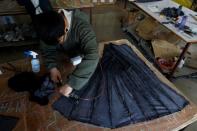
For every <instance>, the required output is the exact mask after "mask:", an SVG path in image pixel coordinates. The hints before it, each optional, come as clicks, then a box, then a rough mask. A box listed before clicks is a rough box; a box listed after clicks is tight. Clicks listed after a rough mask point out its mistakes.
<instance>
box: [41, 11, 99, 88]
mask: <svg viewBox="0 0 197 131" xmlns="http://www.w3.org/2000/svg"><path fill="white" fill-rule="evenodd" d="M58 46H59V45H56V46H55V45H54V46H51V45H47V44H45V43H43V42H41V50H42V54H43V57H44V58H45V65H46V67H47V69H48V70H50V69H51V68H53V67H57V63H56V56H57V52H58V50H57V49H58ZM97 47H98V45H97V41H96V35H95V33H94V31H93V29H92V28H91V25H90V23H89V17H88V16H87V15H86V14H85V13H83V12H80V11H79V10H73V13H72V18H71V28H70V30H69V32H68V35H67V39H66V41H65V43H64V44H63V47H62V49H63V51H64V52H65V53H66V54H68V55H70V56H74V55H79V54H82V55H83V56H84V57H83V59H82V62H81V63H80V64H79V65H77V67H76V69H75V70H74V71H73V73H72V74H70V75H69V77H68V80H67V81H64V82H63V83H67V84H69V85H70V86H71V87H72V88H73V89H76V90H80V89H81V88H82V87H83V86H84V85H85V84H86V83H87V82H88V80H89V79H90V77H91V76H92V74H93V73H94V71H95V69H96V66H97V64H98V61H99V55H98V48H97Z"/></svg>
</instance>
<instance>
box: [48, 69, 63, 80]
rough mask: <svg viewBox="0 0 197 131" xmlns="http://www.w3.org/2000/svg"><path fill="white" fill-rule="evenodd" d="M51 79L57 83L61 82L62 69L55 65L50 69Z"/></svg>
mask: <svg viewBox="0 0 197 131" xmlns="http://www.w3.org/2000/svg"><path fill="white" fill-rule="evenodd" d="M50 75H51V80H52V81H53V82H55V83H59V81H61V80H62V77H61V74H60V71H59V70H58V69H57V68H56V67H54V68H52V69H51V70H50Z"/></svg>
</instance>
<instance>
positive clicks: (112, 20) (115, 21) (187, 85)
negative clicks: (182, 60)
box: [0, 5, 197, 131]
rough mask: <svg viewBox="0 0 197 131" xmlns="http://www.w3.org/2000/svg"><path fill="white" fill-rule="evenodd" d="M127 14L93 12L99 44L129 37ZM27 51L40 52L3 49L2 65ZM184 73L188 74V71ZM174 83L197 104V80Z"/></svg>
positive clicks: (190, 130) (118, 9)
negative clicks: (124, 29)
mask: <svg viewBox="0 0 197 131" xmlns="http://www.w3.org/2000/svg"><path fill="white" fill-rule="evenodd" d="M125 13H126V11H125V10H123V7H122V6H120V5H118V6H117V5H115V6H114V5H113V6H112V5H107V6H99V7H97V8H95V9H94V10H93V28H94V30H95V32H96V35H97V40H98V41H99V42H101V41H109V40H117V39H123V38H127V37H128V36H126V35H125V34H124V33H123V32H122V29H121V23H120V21H121V19H122V17H124V15H125ZM27 49H36V50H38V46H24V47H9V48H1V49H0V63H4V62H7V61H13V60H16V59H21V58H23V57H24V56H23V51H24V50H27ZM189 70H190V69H189ZM184 73H188V69H187V70H186V71H185V72H184ZM173 83H174V84H175V85H176V86H177V88H178V89H180V91H182V92H183V94H185V95H186V96H187V97H188V98H189V99H190V100H192V101H193V102H194V103H196V104H197V95H196V93H197V79H177V80H174V81H173ZM196 130H197V122H196V123H194V124H192V125H190V126H188V127H187V128H186V129H185V130H184V131H196Z"/></svg>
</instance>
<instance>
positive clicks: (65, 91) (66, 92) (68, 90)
mask: <svg viewBox="0 0 197 131" xmlns="http://www.w3.org/2000/svg"><path fill="white" fill-rule="evenodd" d="M72 90H73V88H72V87H70V86H69V85H68V84H65V85H64V86H62V87H61V88H60V93H61V94H62V95H64V96H66V97H69V95H70V93H71V92H72Z"/></svg>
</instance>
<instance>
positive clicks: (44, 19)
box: [33, 11, 67, 45]
mask: <svg viewBox="0 0 197 131" xmlns="http://www.w3.org/2000/svg"><path fill="white" fill-rule="evenodd" d="M33 23H34V26H35V29H36V32H37V34H38V36H39V38H40V39H41V40H42V41H44V42H45V43H46V44H48V45H54V44H58V43H61V41H62V40H61V39H62V38H64V36H65V33H66V30H65V29H66V27H67V25H66V22H65V18H64V17H63V15H62V14H61V13H58V12H56V11H49V12H45V13H42V14H39V15H36V16H35V17H34V18H33Z"/></svg>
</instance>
